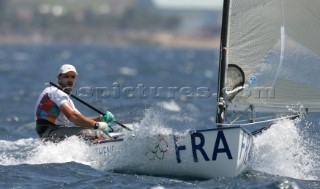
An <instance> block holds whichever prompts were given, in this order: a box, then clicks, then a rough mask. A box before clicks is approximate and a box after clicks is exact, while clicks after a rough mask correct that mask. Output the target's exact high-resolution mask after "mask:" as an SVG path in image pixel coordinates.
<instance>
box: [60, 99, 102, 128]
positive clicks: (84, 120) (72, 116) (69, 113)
mask: <svg viewBox="0 0 320 189" xmlns="http://www.w3.org/2000/svg"><path fill="white" fill-rule="evenodd" d="M59 108H60V110H61V111H62V113H63V114H64V115H65V116H66V117H67V118H68V119H69V121H71V122H73V123H74V124H76V125H78V126H82V127H89V128H94V127H95V123H96V121H100V118H99V116H97V117H94V118H88V117H86V116H84V115H82V114H81V113H79V112H78V111H75V110H74V109H73V108H72V106H71V104H70V103H69V102H66V103H63V104H61V105H60V107H59Z"/></svg>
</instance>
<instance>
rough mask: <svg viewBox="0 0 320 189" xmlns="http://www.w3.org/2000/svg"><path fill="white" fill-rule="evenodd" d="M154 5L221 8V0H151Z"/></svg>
mask: <svg viewBox="0 0 320 189" xmlns="http://www.w3.org/2000/svg"><path fill="white" fill-rule="evenodd" d="M152 1H153V2H154V3H155V4H156V5H158V6H162V7H172V8H187V7H190V8H206V9H222V5H223V0H152Z"/></svg>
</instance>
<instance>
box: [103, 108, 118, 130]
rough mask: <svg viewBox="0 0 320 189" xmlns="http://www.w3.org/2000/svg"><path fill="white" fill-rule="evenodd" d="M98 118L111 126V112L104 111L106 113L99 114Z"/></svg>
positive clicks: (112, 117)
mask: <svg viewBox="0 0 320 189" xmlns="http://www.w3.org/2000/svg"><path fill="white" fill-rule="evenodd" d="M100 120H101V121H104V122H106V123H108V125H109V127H111V126H112V122H113V121H114V120H115V119H114V116H113V114H112V113H111V112H109V111H106V113H105V114H104V115H101V116H100Z"/></svg>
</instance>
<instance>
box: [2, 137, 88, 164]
mask: <svg viewBox="0 0 320 189" xmlns="http://www.w3.org/2000/svg"><path fill="white" fill-rule="evenodd" d="M0 146H1V147H0V151H2V153H1V154H0V165H19V164H48V163H66V162H78V163H81V164H86V165H90V162H91V161H92V158H91V155H92V154H93V153H94V152H93V151H92V150H91V149H90V148H89V146H88V145H87V144H86V143H85V142H84V141H82V140H80V139H78V138H77V137H70V138H69V139H67V140H65V141H63V142H60V143H51V142H47V143H43V142H41V141H40V140H39V139H34V138H28V139H19V140H16V141H6V140H0ZM91 151H92V152H91Z"/></svg>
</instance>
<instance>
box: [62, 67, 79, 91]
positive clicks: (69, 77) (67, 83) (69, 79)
mask: <svg viewBox="0 0 320 189" xmlns="http://www.w3.org/2000/svg"><path fill="white" fill-rule="evenodd" d="M76 77H77V75H76V73H75V72H72V71H71V72H67V73H64V74H60V75H59V76H58V82H59V85H60V86H61V87H62V88H66V89H67V90H68V91H71V90H72V88H73V87H74V85H75V82H76Z"/></svg>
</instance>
